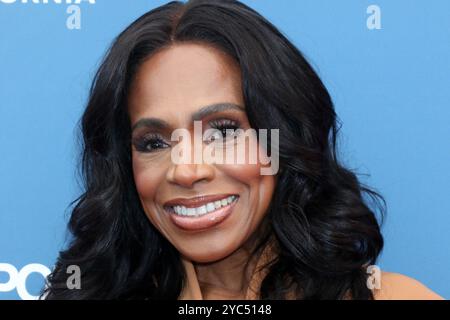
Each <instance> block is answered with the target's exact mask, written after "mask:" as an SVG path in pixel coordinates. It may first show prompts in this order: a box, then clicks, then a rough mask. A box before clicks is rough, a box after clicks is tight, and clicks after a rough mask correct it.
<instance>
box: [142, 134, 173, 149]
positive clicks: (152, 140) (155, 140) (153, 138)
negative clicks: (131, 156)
mask: <svg viewBox="0 0 450 320" xmlns="http://www.w3.org/2000/svg"><path fill="white" fill-rule="evenodd" d="M152 144H153V146H151V148H149V146H150V145H152ZM134 146H135V148H136V150H137V151H139V152H145V153H149V152H155V151H156V150H158V149H164V148H168V147H169V144H168V143H167V142H165V141H164V139H163V138H162V137H161V136H160V135H159V134H156V133H148V134H145V135H144V136H142V137H141V138H138V139H137V140H136V141H135V142H134Z"/></svg>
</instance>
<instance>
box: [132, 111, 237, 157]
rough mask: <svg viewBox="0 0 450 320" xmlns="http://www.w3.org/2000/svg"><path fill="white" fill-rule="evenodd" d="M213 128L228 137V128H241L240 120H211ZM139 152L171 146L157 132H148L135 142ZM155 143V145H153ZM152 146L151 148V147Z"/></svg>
mask: <svg viewBox="0 0 450 320" xmlns="http://www.w3.org/2000/svg"><path fill="white" fill-rule="evenodd" d="M209 126H210V127H211V128H212V129H217V130H219V131H221V133H222V136H223V137H226V131H227V130H237V129H239V128H240V124H239V122H237V121H235V120H231V119H217V120H212V121H210V122H209ZM133 144H134V146H135V148H136V150H137V151H139V152H143V153H151V152H156V151H158V150H161V149H165V148H168V147H170V144H169V143H167V142H166V141H165V140H164V138H163V137H162V136H161V135H159V134H157V133H147V134H145V135H143V136H142V137H140V138H137V139H136V140H135V141H134V142H133ZM152 144H153V145H152ZM149 146H150V148H149Z"/></svg>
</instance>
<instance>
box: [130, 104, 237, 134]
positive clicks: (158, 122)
mask: <svg viewBox="0 0 450 320" xmlns="http://www.w3.org/2000/svg"><path fill="white" fill-rule="evenodd" d="M226 110H237V111H245V109H244V107H243V106H240V105H237V104H234V103H215V104H212V105H209V106H205V107H202V108H201V109H200V110H198V111H196V112H194V113H193V114H192V116H191V120H192V121H197V120H201V119H203V118H205V117H207V116H209V115H211V114H214V113H217V112H222V111H226ZM141 127H147V128H154V129H158V130H163V129H166V128H168V127H170V126H169V124H168V123H167V122H166V121H164V120H162V119H158V118H143V119H140V120H139V121H137V122H136V123H135V124H134V125H133V128H132V129H131V132H134V130H136V129H138V128H141Z"/></svg>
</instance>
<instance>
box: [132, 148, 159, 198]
mask: <svg viewBox="0 0 450 320" xmlns="http://www.w3.org/2000/svg"><path fill="white" fill-rule="evenodd" d="M132 163H133V176H134V181H135V184H136V190H137V192H138V194H139V197H140V198H141V201H149V200H150V201H152V200H154V198H155V196H156V195H157V191H158V186H159V185H160V183H161V179H163V177H164V174H163V171H164V170H162V168H160V167H158V166H155V165H154V164H150V161H145V160H143V159H140V158H139V157H137V156H133V161H132Z"/></svg>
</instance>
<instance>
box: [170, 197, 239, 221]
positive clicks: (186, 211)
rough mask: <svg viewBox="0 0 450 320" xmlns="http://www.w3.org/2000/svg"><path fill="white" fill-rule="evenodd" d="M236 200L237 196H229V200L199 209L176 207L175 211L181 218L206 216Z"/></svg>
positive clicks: (214, 202) (219, 201)
mask: <svg viewBox="0 0 450 320" xmlns="http://www.w3.org/2000/svg"><path fill="white" fill-rule="evenodd" d="M234 200H236V196H229V197H228V198H225V199H222V200H217V201H213V202H208V203H207V204H205V205H203V206H200V207H197V208H187V207H185V206H174V207H172V208H173V211H174V212H175V213H176V214H178V215H180V216H191V217H196V216H200V215H204V214H206V213H209V212H213V211H215V210H217V209H220V208H221V207H225V206H227V205H229V204H230V203H232V202H233V201H234Z"/></svg>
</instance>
